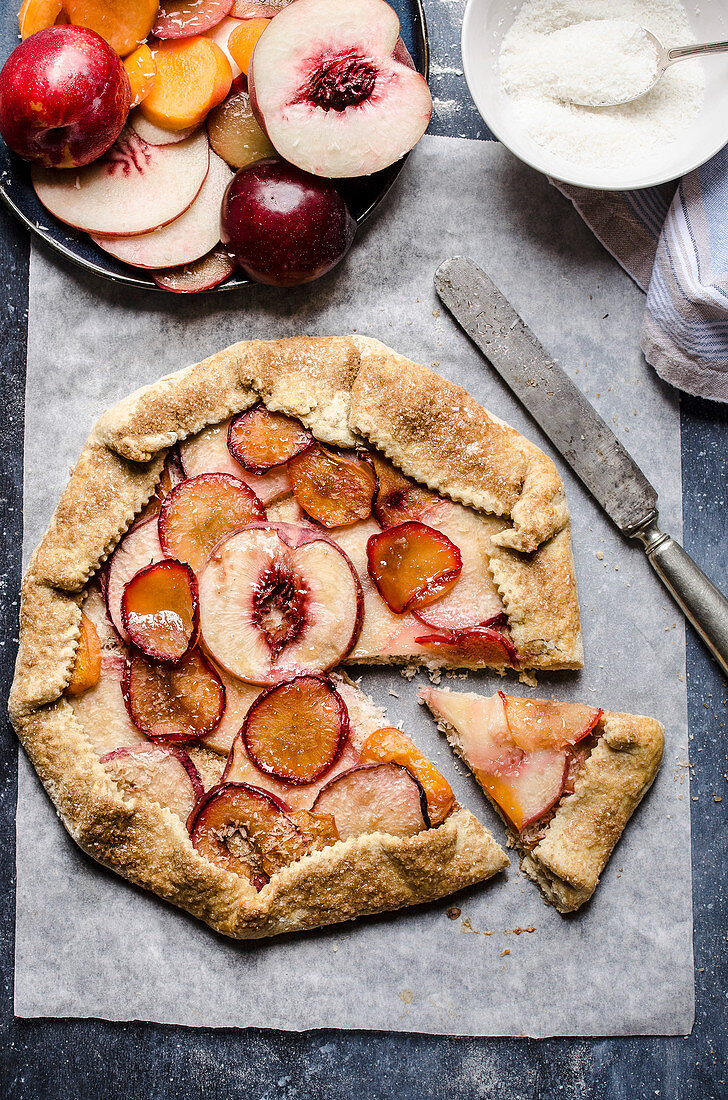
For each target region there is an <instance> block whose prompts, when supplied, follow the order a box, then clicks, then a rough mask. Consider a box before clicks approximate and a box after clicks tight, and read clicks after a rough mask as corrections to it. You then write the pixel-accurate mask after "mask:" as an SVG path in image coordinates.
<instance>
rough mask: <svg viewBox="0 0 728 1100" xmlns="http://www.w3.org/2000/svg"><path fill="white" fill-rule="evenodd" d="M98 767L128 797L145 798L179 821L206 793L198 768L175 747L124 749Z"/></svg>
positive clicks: (105, 757)
mask: <svg viewBox="0 0 728 1100" xmlns="http://www.w3.org/2000/svg"><path fill="white" fill-rule="evenodd" d="M101 763H102V764H103V765H104V767H105V768H106V770H107V771H108V772H110V773H111V775H112V776H113V777H114V779H115V780H116V782H117V783H118V784H119V786H120V787H121V788H122V789H123V790H124V791H126V792H127V794H131V795H134V794H137V793H138V792H141V793H143V794H146V795H148V797H149V798H151V799H153V800H154V801H155V802H158V803H159V804H160V806H166V807H167V809H169V810H172V812H173V813H175V814H177V816H178V817H180V818H181V819H182V821H187V818H188V817H189V815H190V813H191V812H192V810H193V808H194V805H195V803H196V801H197V799H198V798H201V797H202V795H204V793H205V788H204V787H203V785H202V780H201V779H200V775H199V772H198V771H197V768H196V767H195V765H194V764H193V763H192V761H191V760H190V758H189V756H188V755H187V753H186V752H184V751H183V750H182V749H179V748H177V747H176V746H174V745H149V744H146V745H132V746H126V747H124V748H120V749H114V750H113V752H109V753H107V754H106V756H102V757H101Z"/></svg>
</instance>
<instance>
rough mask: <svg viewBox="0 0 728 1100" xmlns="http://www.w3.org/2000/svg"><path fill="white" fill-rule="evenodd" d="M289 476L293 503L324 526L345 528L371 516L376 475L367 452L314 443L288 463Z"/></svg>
mask: <svg viewBox="0 0 728 1100" xmlns="http://www.w3.org/2000/svg"><path fill="white" fill-rule="evenodd" d="M288 473H289V475H290V478H291V487H292V489H293V494H294V496H295V498H296V500H297V501H298V503H299V504H300V505H301V507H302V508H303V510H304V512H306V513H307V515H309V516H311V518H312V519H315V520H318V522H319V523H321V524H323V526H324V527H348V526H349V525H350V524H352V523H356V522H357V520H362V519H367V518H368V517H369V516H370V515H371V511H372V500H373V498H374V494H375V492H376V490H377V476H376V474H375V473H374V467H373V465H372V463H371V460H370V458H369V455H368V454H366V452H362V453H359V452H358V451H348V452H341V451H334V450H332V449H331V448H330V447H324V446H323V445H322V444H321V443H315V444H314V445H313V446H312V447H310V448H309V449H308V450H306V451H305V452H304V453H303V454H301V455H299V456H298V457H297V458H294V459H293V461H292V462H290V463H289V465H288Z"/></svg>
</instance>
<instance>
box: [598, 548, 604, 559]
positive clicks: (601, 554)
mask: <svg viewBox="0 0 728 1100" xmlns="http://www.w3.org/2000/svg"><path fill="white" fill-rule="evenodd" d="M597 561H604V551H603V550H597Z"/></svg>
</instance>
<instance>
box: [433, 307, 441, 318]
mask: <svg viewBox="0 0 728 1100" xmlns="http://www.w3.org/2000/svg"><path fill="white" fill-rule="evenodd" d="M432 316H433V317H439V316H440V310H439V309H433V311H432Z"/></svg>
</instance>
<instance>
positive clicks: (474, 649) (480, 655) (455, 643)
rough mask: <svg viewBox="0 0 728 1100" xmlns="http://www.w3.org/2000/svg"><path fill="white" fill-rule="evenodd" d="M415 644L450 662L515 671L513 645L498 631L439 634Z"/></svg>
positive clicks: (477, 629)
mask: <svg viewBox="0 0 728 1100" xmlns="http://www.w3.org/2000/svg"><path fill="white" fill-rule="evenodd" d="M415 641H416V642H417V644H418V645H422V646H426V647H427V648H428V649H432V650H434V651H435V652H440V653H442V654H443V656H445V655H447V656H449V657H450V658H451V659H452V658H453V657H458V656H460V657H462V658H463V659H465V660H467V661H468V662H477V664H482V665H511V667H512V668H518V652H517V650H516V647H515V646H514V644H513V642H512V641H511V640H510V638H508V637H506V635H505V634H502V633H501V632H500V630H494V629H493V628H492V627H489V626H479V627H474V628H473V629H472V630H441V631H439V632H438V633H437V634H424V635H422V636H421V637H419V638H415Z"/></svg>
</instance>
